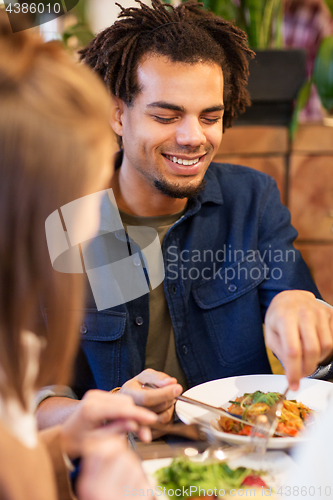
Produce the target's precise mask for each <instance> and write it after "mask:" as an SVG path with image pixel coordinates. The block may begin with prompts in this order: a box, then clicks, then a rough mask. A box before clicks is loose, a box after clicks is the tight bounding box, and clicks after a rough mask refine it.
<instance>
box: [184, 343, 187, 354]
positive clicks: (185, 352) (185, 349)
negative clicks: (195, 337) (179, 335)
mask: <svg viewBox="0 0 333 500" xmlns="http://www.w3.org/2000/svg"><path fill="white" fill-rule="evenodd" d="M183 353H184V354H187V353H188V349H187V345H185V344H184V345H183Z"/></svg>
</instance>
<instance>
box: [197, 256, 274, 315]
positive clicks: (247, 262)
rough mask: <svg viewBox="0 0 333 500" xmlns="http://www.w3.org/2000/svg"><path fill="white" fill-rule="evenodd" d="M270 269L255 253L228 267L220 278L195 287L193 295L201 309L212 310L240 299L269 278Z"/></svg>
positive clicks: (203, 282) (200, 283)
mask: <svg viewBox="0 0 333 500" xmlns="http://www.w3.org/2000/svg"><path fill="white" fill-rule="evenodd" d="M268 270H269V268H268V267H267V265H266V264H265V262H263V261H262V260H261V259H260V257H259V252H258V251H255V252H254V253H253V254H251V257H246V256H245V257H244V259H241V260H239V261H237V262H233V263H232V264H230V265H228V266H226V267H225V268H224V269H223V270H222V271H221V273H220V276H221V277H220V278H218V279H209V280H204V281H201V282H199V283H197V284H196V285H194V287H193V295H194V299H195V301H196V303H197V304H198V306H199V307H200V308H201V309H211V308H212V307H217V306H220V305H222V304H226V303H228V302H231V301H233V300H235V299H238V298H239V297H241V296H242V295H244V294H245V293H247V292H249V291H250V290H251V289H253V288H255V287H257V286H258V285H260V283H262V282H263V281H264V279H265V277H268Z"/></svg>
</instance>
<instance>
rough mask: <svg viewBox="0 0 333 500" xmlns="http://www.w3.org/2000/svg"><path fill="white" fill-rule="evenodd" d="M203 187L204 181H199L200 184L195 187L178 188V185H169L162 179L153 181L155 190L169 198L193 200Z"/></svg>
mask: <svg viewBox="0 0 333 500" xmlns="http://www.w3.org/2000/svg"><path fill="white" fill-rule="evenodd" d="M205 185H206V181H205V179H201V182H200V183H199V184H198V185H197V186H180V185H179V184H171V185H170V184H169V183H168V182H167V181H165V180H164V179H159V180H155V181H154V186H155V187H156V189H158V190H159V191H160V192H161V193H163V194H165V195H166V196H169V198H194V197H195V196H197V195H198V194H199V193H201V191H202V190H203V188H204V187H205Z"/></svg>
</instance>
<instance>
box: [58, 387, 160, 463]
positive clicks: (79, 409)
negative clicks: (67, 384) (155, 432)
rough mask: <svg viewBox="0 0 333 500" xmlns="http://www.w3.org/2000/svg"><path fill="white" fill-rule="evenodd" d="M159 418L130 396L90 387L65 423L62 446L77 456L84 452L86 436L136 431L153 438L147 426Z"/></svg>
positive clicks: (145, 436)
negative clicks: (137, 403)
mask: <svg viewBox="0 0 333 500" xmlns="http://www.w3.org/2000/svg"><path fill="white" fill-rule="evenodd" d="M156 421H157V416H156V414H155V413H153V412H151V411H149V410H147V409H145V408H140V407H139V406H136V405H135V404H134V403H133V400H132V398H131V397H129V396H126V395H124V394H110V393H109V392H105V391H99V390H92V391H88V392H87V393H86V394H85V395H84V397H83V399H82V400H81V401H80V403H78V405H77V406H76V408H75V410H74V411H73V413H72V414H71V416H70V417H69V418H68V419H67V420H66V421H65V422H64V424H63V425H62V430H61V437H62V443H63V447H64V450H65V451H66V453H67V455H68V456H69V458H70V459H75V458H77V457H79V456H82V453H83V446H84V442H85V440H86V439H92V438H98V437H103V438H104V439H106V438H108V437H110V436H111V435H112V436H114V435H115V434H126V433H127V432H136V433H137V434H138V436H139V438H140V439H141V440H143V441H150V440H151V432H150V429H149V427H148V426H149V425H151V424H153V423H155V422H156Z"/></svg>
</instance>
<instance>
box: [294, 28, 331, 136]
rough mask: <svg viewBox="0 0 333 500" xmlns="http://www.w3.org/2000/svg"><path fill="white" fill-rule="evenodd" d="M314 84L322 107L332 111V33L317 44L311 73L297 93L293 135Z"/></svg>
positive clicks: (329, 111)
mask: <svg viewBox="0 0 333 500" xmlns="http://www.w3.org/2000/svg"><path fill="white" fill-rule="evenodd" d="M312 84H314V85H315V86H316V88H317V91H318V95H319V98H320V101H321V104H322V105H323V107H324V108H325V109H326V111H328V113H332V112H333V35H331V36H328V37H326V38H324V39H323V40H322V41H321V44H320V46H319V49H318V52H317V55H316V59H315V62H314V66H313V71H312V75H311V77H310V78H309V80H308V81H307V82H306V83H305V84H304V85H303V87H302V88H301V90H300V91H299V93H298V96H297V99H296V104H295V108H294V114H293V118H292V121H291V125H290V129H289V133H290V138H291V139H293V138H294V137H295V133H296V131H297V126H298V116H299V113H300V112H301V111H302V109H303V108H304V107H305V106H306V104H307V102H308V100H309V97H310V93H311V87H312Z"/></svg>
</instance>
